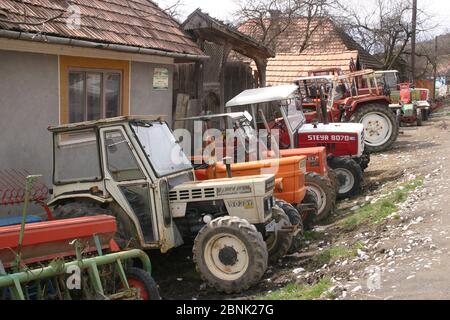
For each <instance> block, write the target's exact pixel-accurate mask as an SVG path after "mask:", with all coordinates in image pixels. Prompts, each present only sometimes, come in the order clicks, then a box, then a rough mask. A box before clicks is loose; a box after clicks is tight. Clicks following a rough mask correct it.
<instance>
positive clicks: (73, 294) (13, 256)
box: [0, 171, 159, 300]
mask: <svg viewBox="0 0 450 320" xmlns="http://www.w3.org/2000/svg"><path fill="white" fill-rule="evenodd" d="M3 173H4V172H3ZM24 174H25V173H24V172H20V171H10V172H8V173H7V177H6V176H5V175H4V174H3V175H2V178H3V184H2V187H1V189H0V193H1V194H2V199H3V201H4V202H3V203H14V204H19V203H20V202H23V210H22V216H20V217H8V218H1V219H0V300H72V299H74V300H78V299H89V300H93V299H102V300H103V299H107V300H119V299H127V300H130V299H159V293H158V288H157V286H156V283H155V282H154V280H153V278H152V277H151V263H150V260H149V258H148V256H147V255H146V254H145V253H144V252H143V251H141V250H128V251H121V250H119V248H118V246H117V244H116V243H115V241H114V239H113V237H114V235H115V233H116V231H117V225H116V221H115V219H114V217H111V216H105V215H100V216H89V217H82V218H74V219H67V220H53V216H52V215H48V216H47V221H43V219H42V218H40V217H39V216H27V210H28V204H29V202H35V201H37V200H38V202H41V201H43V200H44V199H45V198H46V196H47V195H46V192H47V191H46V188H44V187H43V184H40V183H38V182H36V179H37V177H36V176H27V177H26V186H25V187H22V188H21V187H20V183H19V181H20V180H21V178H24ZM5 177H6V180H5ZM6 181H8V183H6ZM34 182H36V183H34ZM8 197H9V200H8V201H6V200H7V199H8ZM93 213H94V212H90V214H93ZM136 265H139V266H141V267H136Z"/></svg>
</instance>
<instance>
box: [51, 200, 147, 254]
mask: <svg viewBox="0 0 450 320" xmlns="http://www.w3.org/2000/svg"><path fill="white" fill-rule="evenodd" d="M53 214H54V217H55V219H57V220H62V219H71V218H80V217H88V216H97V215H103V214H104V215H108V216H113V217H115V218H116V221H117V232H116V234H115V235H114V240H115V241H116V242H117V244H118V245H119V247H120V249H122V250H123V249H127V248H136V249H139V248H140V244H139V240H138V238H137V231H136V229H135V227H134V225H133V222H132V221H131V219H130V218H129V217H128V215H127V214H126V213H125V212H124V211H123V210H122V209H121V208H119V207H118V206H117V205H115V204H109V205H106V206H105V205H103V204H101V203H98V202H94V201H89V200H80V201H71V202H66V203H61V204H59V205H57V206H56V207H55V209H54V211H53Z"/></svg>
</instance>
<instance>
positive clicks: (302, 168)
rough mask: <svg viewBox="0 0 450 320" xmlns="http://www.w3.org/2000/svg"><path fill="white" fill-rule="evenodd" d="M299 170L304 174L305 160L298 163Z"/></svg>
mask: <svg viewBox="0 0 450 320" xmlns="http://www.w3.org/2000/svg"><path fill="white" fill-rule="evenodd" d="M300 170H302V171H303V173H304V174H306V160H302V161H300Z"/></svg>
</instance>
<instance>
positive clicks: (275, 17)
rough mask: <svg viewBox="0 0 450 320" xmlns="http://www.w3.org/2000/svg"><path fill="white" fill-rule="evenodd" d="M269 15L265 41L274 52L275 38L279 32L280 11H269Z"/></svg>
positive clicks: (275, 46)
mask: <svg viewBox="0 0 450 320" xmlns="http://www.w3.org/2000/svg"><path fill="white" fill-rule="evenodd" d="M269 14H270V22H269V23H270V24H269V26H270V29H269V34H268V35H267V39H268V40H269V44H270V48H271V49H272V50H273V51H274V52H275V51H276V48H277V37H278V36H279V35H280V32H281V19H282V12H281V10H269Z"/></svg>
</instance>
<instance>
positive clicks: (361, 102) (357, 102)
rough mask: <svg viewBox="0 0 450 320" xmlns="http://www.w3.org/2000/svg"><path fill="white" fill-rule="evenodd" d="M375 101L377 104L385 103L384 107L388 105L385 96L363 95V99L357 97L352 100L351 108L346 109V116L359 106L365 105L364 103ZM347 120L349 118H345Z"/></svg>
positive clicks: (388, 102)
mask: <svg viewBox="0 0 450 320" xmlns="http://www.w3.org/2000/svg"><path fill="white" fill-rule="evenodd" d="M374 102H377V103H379V104H385V105H386V107H389V104H390V101H389V99H388V98H387V97H380V96H372V97H365V98H363V99H358V100H355V101H353V102H352V104H351V108H350V109H349V110H347V114H349V115H348V118H350V117H351V114H353V113H354V112H355V111H356V110H357V109H358V108H359V107H361V106H363V105H365V104H369V103H374ZM347 120H349V119H347Z"/></svg>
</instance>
